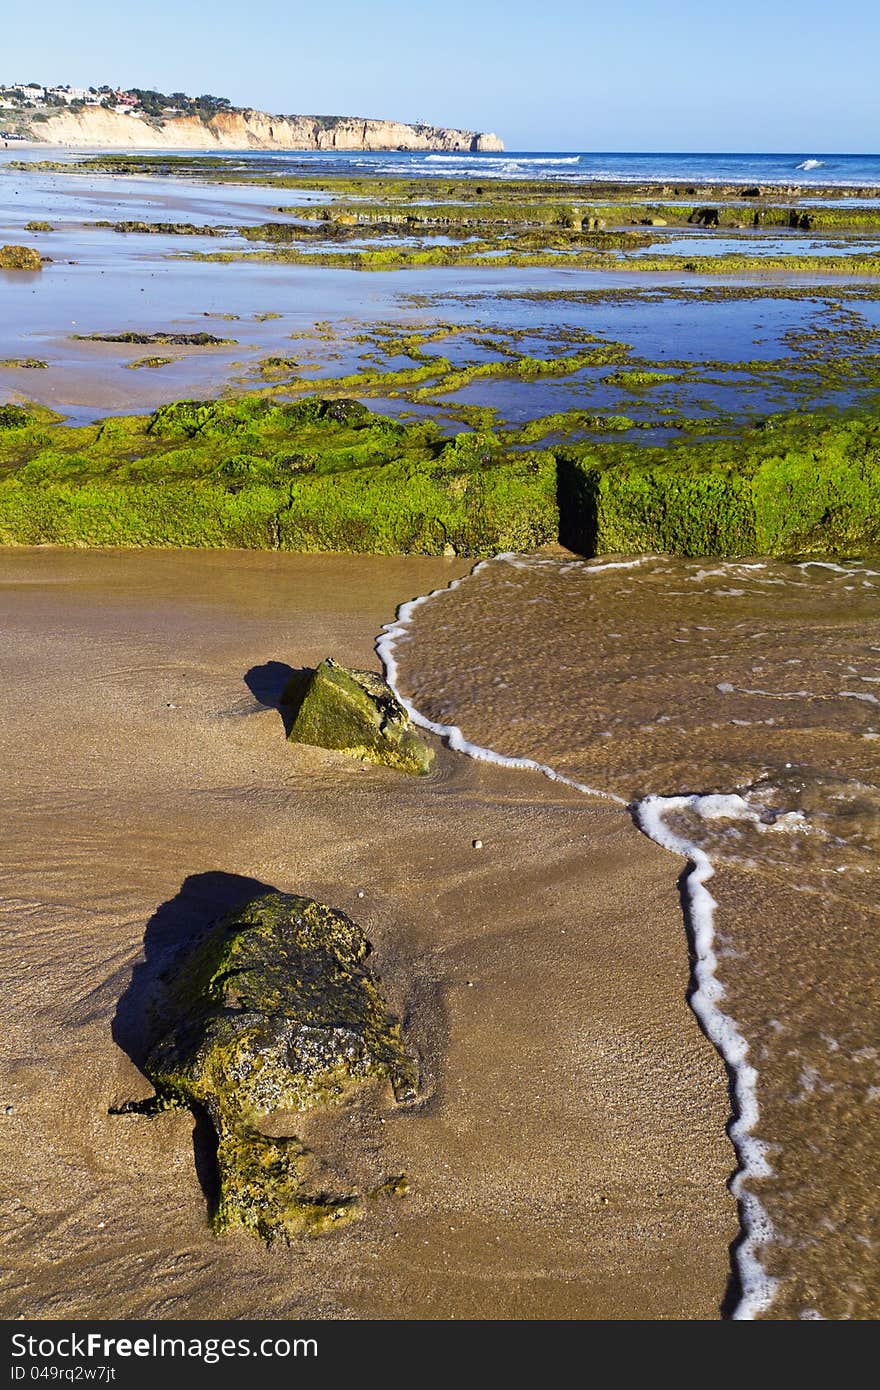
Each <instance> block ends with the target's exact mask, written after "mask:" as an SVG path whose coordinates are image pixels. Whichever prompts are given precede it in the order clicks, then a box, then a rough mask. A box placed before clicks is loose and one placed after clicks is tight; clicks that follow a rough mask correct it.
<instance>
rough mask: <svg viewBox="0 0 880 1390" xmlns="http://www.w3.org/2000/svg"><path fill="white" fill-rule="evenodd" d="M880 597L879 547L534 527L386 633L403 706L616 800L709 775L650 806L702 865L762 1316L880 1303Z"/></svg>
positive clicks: (854, 1309)
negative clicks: (771, 546) (698, 546)
mask: <svg viewBox="0 0 880 1390" xmlns="http://www.w3.org/2000/svg"><path fill="white" fill-rule="evenodd" d="M878 598H880V566H878V564H877V562H876V561H874V560H868V561H865V562H858V561H853V562H851V563H844V564H839V565H838V564H834V563H829V562H808V563H806V564H802V565H798V564H794V563H791V564H789V563H785V562H782V561H773V560H764V561H760V560H756V561H743V562H737V561H718V560H711V561H699V560H680V559H673V558H670V557H650V556H643V557H641V558H638V559H634V560H626V561H620V560H618V561H614V560H610V561H608V562H607V563H606V562H603V561H602V560H599V561H597V562H595V564H589V563H584V562H581V561H578V560H576V559H575V558H574V557H572V556H571V555H567V554H566V553H565V552H560V553H559V554H558V555H555V556H554V555H552V554H551V553H549V552H545V553H544V554H542V555H540V556H532V557H529V556H523V557H514V558H512V559H510V560H496V561H493V562H490V563H488V564H487V565H484V566H482V567H480V569H479V570H478V572H476V573H475V574H474V575H473V576H472V577H469V578H468V579H467V581H466V582H465V583H464V584H462V585H460V586H458V587H456V588H455V589H454V590H452V591H449V592H446V593H443V594H441V595H440V596H438V597H437V598H435V599H433V600H432V601H431V602H430V603H428V604H425V605H422V606H420V607H418V608H417V609H416V610H415V611H414V613H413V616H412V619H411V622H410V623H409V624H408V626H407V629H406V632H405V635H404V636H403V637H402V639H401V640H400V643H399V651H398V652H397V657H398V661H399V675H398V680H399V683H400V688H401V689H402V690H403V691H404V692H405V693H406V694H407V695H408V696H410V697H411V698H412V699H413V701H414V703H415V705H416V707H417V708H418V709H419V710H420V711H421V712H422V714H423V715H425V716H427V717H428V718H431V719H434V720H436V721H438V722H442V723H444V724H455V725H458V726H460V728H461V729H462V730H463V732H464V734H465V736H466V737H467V738H468V739H470V740H471V741H472V742H474V743H477V744H481V745H483V746H484V747H489V748H492V749H494V750H496V751H497V752H500V753H504V754H508V755H510V754H513V755H517V756H520V757H532V758H535V759H537V760H540V761H542V762H544V763H548V764H550V765H551V766H552V767H553V768H555V769H556V770H557V771H559V772H563V773H567V774H568V775H569V776H572V777H575V778H577V779H579V780H582V781H585V782H587V783H588V784H589V785H590V786H592V787H598V788H602V789H608V790H611V791H614V792H616V793H617V794H618V795H620V796H622V797H624V798H625V799H627V800H636V799H640V798H643V797H646V796H648V795H652V794H653V795H659V796H673V797H674V796H676V795H681V794H685V795H687V794H697V793H702V794H704V798H705V795H706V794H709V797H708V800H707V805H706V808H705V810H704V811H703V812H693V811H691V812H688V811H685V810H682V809H679V811H678V812H676V813H674V814H672V815H671V817H667V819H666V826H667V828H672V829H673V831H674V833H675V835H676V837H677V838H678V840H679V843H680V844H681V843H683V844H685V845H690V846H692V847H696V848H697V850H698V851H699V850H702V851H703V852H704V853H705V854H708V856H709V858H710V860H711V862H712V865H713V867H714V870H715V873H714V877H713V879H712V882H711V885H710V887H709V891H710V892H711V894H712V896H713V898H714V899H715V900H716V905H717V911H716V912H715V914H714V916H715V922H714V930H715V933H716V950H717V954H718V963H717V971H716V980H717V982H718V983H719V984H720V986H721V987H722V988H723V990H724V994H723V997H722V1003H721V1005H720V1007H721V1009H722V1011H723V1012H724V1013H726V1014H728V1015H729V1017H731V1018H732V1019H733V1020H735V1022H736V1024H737V1026H738V1028H739V1030H740V1032H741V1034H742V1037H743V1038H744V1039H745V1041H746V1043H747V1044H748V1059H747V1060H748V1063H749V1065H750V1066H753V1067H754V1068H755V1069H756V1083H755V1101H756V1105H757V1114H756V1116H755V1121H754V1137H755V1139H756V1141H757V1142H758V1143H760V1144H761V1145H762V1146H763V1152H762V1159H763V1160H765V1161H762V1164H761V1170H763V1171H758V1170H757V1168H756V1166H752V1167H751V1169H750V1176H749V1177H748V1178H747V1180H746V1183H745V1186H746V1190H747V1191H748V1192H750V1193H752V1194H754V1195H755V1196H757V1197H758V1198H759V1200H760V1203H761V1205H762V1207H763V1209H764V1212H765V1214H766V1217H767V1218H768V1221H769V1234H768V1227H767V1226H766V1225H764V1222H763V1218H762V1222H761V1228H760V1231H759V1232H758V1234H760V1236H761V1243H762V1248H761V1250H760V1263H761V1264H762V1265H763V1267H764V1269H765V1270H766V1272H767V1274H768V1275H770V1276H771V1277H772V1278H774V1279H776V1280H777V1281H778V1283H777V1287H776V1290H775V1296H774V1298H773V1300H772V1302H771V1303H770V1305H769V1309H768V1310H766V1311H767V1313H768V1315H769V1316H770V1317H773V1318H789V1319H791V1318H816V1317H821V1318H833V1319H840V1318H855V1319H865V1318H876V1317H877V1316H878V1315H880V1264H878V1250H880V1225H878V1214H877V1200H876V1198H877V1191H878V1186H880V1162H878V1155H880V1106H878V1100H880V1055H878V1049H877V1038H878V1027H877V1024H878V999H880V990H878V981H880V949H878V941H880V936H878V925H880V874H878V864H880V855H878V850H880V758H878V740H880V727H878V722H880V696H878V693H877V692H878V683H880V672H878V663H877V655H878V652H880V604H878ZM524 662H525V663H527V666H526V669H527V671H528V681H527V683H526V682H525V681H524V680H523V677H522V671H523V666H524ZM731 793H736V794H737V796H739V797H740V798H744V800H743V801H741V802H740V804H739V806H736V805H733V806H732V805H730V804H729V794H731ZM713 797H714V798H715V804H714V805H712V804H711V801H712V798H713ZM719 802H720V803H725V804H718V803H719ZM741 813H744V814H741ZM642 823H643V824H644V821H643V822H642ZM649 833H650V832H649ZM672 862H673V863H675V862H676V861H675V860H673V861H672ZM677 862H678V863H679V864H680V865H682V867H683V859H682V858H679V859H678V861H677ZM768 1170H769V1171H768ZM752 1224H753V1229H755V1223H754V1222H753V1223H752Z"/></svg>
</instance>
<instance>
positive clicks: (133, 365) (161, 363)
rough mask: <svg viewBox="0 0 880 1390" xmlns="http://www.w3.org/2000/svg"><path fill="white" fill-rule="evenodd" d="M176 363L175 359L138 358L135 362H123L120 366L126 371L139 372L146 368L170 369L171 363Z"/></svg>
mask: <svg viewBox="0 0 880 1390" xmlns="http://www.w3.org/2000/svg"><path fill="white" fill-rule="evenodd" d="M176 361H178V359H177V358H176V357H139V358H138V359H137V361H136V362H123V364H122V365H123V366H124V367H126V368H127V369H128V371H131V372H134V371H139V370H140V369H141V368H142V367H148V368H150V369H151V370H155V369H156V368H158V367H170V365H171V363H172V362H176Z"/></svg>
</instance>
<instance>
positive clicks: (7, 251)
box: [0, 245, 43, 270]
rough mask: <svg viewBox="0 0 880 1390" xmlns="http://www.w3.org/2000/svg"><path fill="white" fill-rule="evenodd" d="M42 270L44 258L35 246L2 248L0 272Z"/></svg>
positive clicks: (0, 252) (0, 247)
mask: <svg viewBox="0 0 880 1390" xmlns="http://www.w3.org/2000/svg"><path fill="white" fill-rule="evenodd" d="M42 269H43V261H42V257H41V256H40V253H39V251H37V250H35V249H34V247H33V246H8V245H7V246H0V270H42Z"/></svg>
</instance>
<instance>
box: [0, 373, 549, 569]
mask: <svg viewBox="0 0 880 1390" xmlns="http://www.w3.org/2000/svg"><path fill="white" fill-rule="evenodd" d="M5 409H6V410H7V411H12V412H13V413H12V416H11V423H10V425H9V426H7V427H6V428H4V429H3V430H2V432H0V543H3V544H20V545H39V544H56V545H120V546H200V547H221V546H234V547H239V548H244V549H284V550H297V551H332V550H337V551H338V550H346V551H360V552H373V553H381V554H398V553H407V554H408V553H413V554H442V553H443V552H444V550H446V549H447V547H450V546H451V547H452V548H453V549H454V550H455V551H456V553H458V554H460V555H473V556H479V555H488V554H491V553H493V552H494V551H496V550H499V549H530V548H532V547H533V546H539V545H542V544H544V543H546V542H547V541H549V540H552V539H553V538H554V536H555V534H556V526H557V521H556V506H555V489H556V482H555V465H554V461H553V458H552V456H551V455H549V454H547V453H531V452H517V453H515V454H511V453H510V452H509V451H507V450H506V449H505V448H504V447H503V446H502V443H501V441H499V440H497V439H495V438H494V437H492V436H488V435H475V434H462V435H459V436H458V437H457V438H456V439H454V440H446V439H444V438H443V436H442V435H441V433H440V431H439V429H438V427H437V426H436V425H435V424H433V423H432V422H424V423H418V424H416V423H413V424H409V425H403V424H400V423H399V422H397V421H394V420H390V419H387V418H385V417H382V416H377V415H374V414H372V413H371V412H370V411H369V410H367V408H366V407H365V406H363V405H361V404H360V403H358V402H356V401H346V400H344V399H343V400H325V399H321V398H315V397H312V398H306V399H304V400H300V401H297V402H293V403H287V404H281V405H279V404H275V403H274V402H272V401H270V400H267V399H263V398H260V397H258V396H250V397H245V398H243V399H241V400H236V401H219V402H200V401H185V402H176V403H173V404H171V405H168V406H164V407H161V408H160V409H159V410H157V411H156V412H154V414H153V415H152V416H145V417H121V418H115V419H110V420H107V421H104V422H99V423H98V424H96V425H88V426H80V427H70V426H58V425H54V424H52V423H50V422H49V421H48V420H44V419H43V418H42V417H40V418H36V417H34V416H32V415H31V414H29V413H28V412H25V411H22V412H21V414H17V413H16V410H17V408H14V407H6V408H5Z"/></svg>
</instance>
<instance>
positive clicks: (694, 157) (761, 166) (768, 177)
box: [0, 142, 880, 188]
mask: <svg viewBox="0 0 880 1390" xmlns="http://www.w3.org/2000/svg"><path fill="white" fill-rule="evenodd" d="M88 153H89V152H88V151H83V150H64V149H56V148H54V147H50V146H43V147H41V146H33V145H32V146H17V145H16V144H15V143H14V142H13V143H10V145H9V147H8V149H2V150H0V161H9V160H13V159H15V160H21V159H26V160H41V159H47V158H49V159H60V160H65V161H66V160H71V161H72V160H76V159H81V158H83V157H84V156H85V155H87V154H88ZM115 153H121V154H126V153H130V151H115ZM144 153H147V154H152V155H155V154H156V151H155V150H148V151H145V152H144ZM167 153H173V151H168V152H167ZM179 153H180V154H182V155H185V156H188V157H192V156H198V155H199V154H200V153H208V154H212V155H214V156H215V157H218V158H221V159H223V160H224V162H227V163H229V165H230V166H231V167H235V166H236V165H240V166H241V167H243V168H252V167H253V166H254V165H259V166H261V167H262V166H265V167H266V168H267V169H269V170H272V171H274V172H276V173H279V174H281V173H287V172H290V173H300V172H306V173H311V174H319V173H335V174H348V175H351V176H356V175H370V174H376V175H378V174H397V175H402V176H405V177H407V178H418V177H423V178H438V177H440V178H442V177H443V176H444V174H448V175H449V176H450V177H451V178H474V179H556V180H558V181H559V182H560V183H573V182H578V181H584V180H591V179H597V180H605V181H608V182H621V183H640V182H654V181H657V180H659V181H660V182H677V183H694V184H699V183H731V184H743V185H749V184H761V183H782V184H786V185H789V184H790V185H792V186H794V185H797V184H807V185H815V186H820V187H821V186H822V185H835V186H836V185H841V186H844V187H846V186H849V187H865V188H868V187H871V188H873V187H877V188H880V154H873V155H872V154H821V153H817V152H816V151H814V150H794V151H791V152H789V153H782V154H742V153H741V154H736V153H732V154H689V153H686V152H683V153H668V154H663V153H650V152H649V153H637V152H632V153H603V152H601V151H595V152H591V151H582V152H575V151H570V152H566V151H552V150H549V151H541V150H509V151H505V152H504V153H503V154H480V153H475V154H439V153H438V154H430V153H422V152H419V153H414V152H410V151H403V150H401V151H396V150H395V151H377V152H375V153H368V152H364V151H357V150H352V151H348V150H347V151H338V152H337V151H328V150H321V151H299V150H273V151H265V150H260V151H253V152H246V151H238V150H236V151H228V152H227V151H217V152H216V153H215V152H214V151H197V150H181V151H179Z"/></svg>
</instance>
